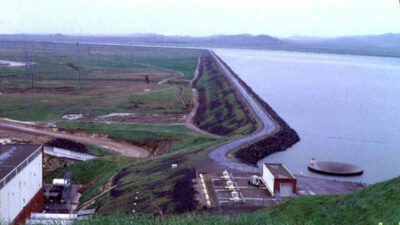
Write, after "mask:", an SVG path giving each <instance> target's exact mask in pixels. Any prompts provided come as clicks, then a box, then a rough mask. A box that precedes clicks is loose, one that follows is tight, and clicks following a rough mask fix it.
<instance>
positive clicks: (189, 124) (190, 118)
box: [185, 56, 221, 138]
mask: <svg viewBox="0 0 400 225" xmlns="http://www.w3.org/2000/svg"><path fill="white" fill-rule="evenodd" d="M200 59H201V56H199V61H198V63H197V68H196V72H195V75H194V77H193V79H192V80H191V81H190V87H192V92H193V95H192V96H193V97H192V98H193V104H194V106H193V109H192V111H190V113H189V114H187V115H186V117H185V125H186V127H187V128H189V129H192V130H194V131H197V132H199V133H202V134H205V135H208V136H211V137H214V138H221V136H218V135H215V134H211V133H208V132H207V131H205V130H202V129H200V128H198V127H196V126H195V125H194V124H193V118H194V116H195V115H196V112H197V109H198V108H199V100H198V95H197V91H196V89H194V88H193V82H194V81H195V80H196V79H198V77H199V67H200Z"/></svg>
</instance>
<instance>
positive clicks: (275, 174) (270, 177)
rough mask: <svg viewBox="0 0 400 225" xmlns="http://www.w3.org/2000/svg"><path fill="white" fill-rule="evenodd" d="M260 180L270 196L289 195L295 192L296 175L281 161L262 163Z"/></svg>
mask: <svg viewBox="0 0 400 225" xmlns="http://www.w3.org/2000/svg"><path fill="white" fill-rule="evenodd" d="M262 181H263V182H264V184H265V186H266V187H267V189H268V191H269V192H270V193H271V195H272V196H275V195H276V196H279V197H291V196H293V195H294V194H296V184H297V180H296V177H295V176H294V175H293V174H292V173H291V172H290V171H289V170H288V169H287V168H286V167H285V166H284V165H283V164H281V163H264V164H262Z"/></svg>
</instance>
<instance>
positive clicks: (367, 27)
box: [0, 0, 400, 37]
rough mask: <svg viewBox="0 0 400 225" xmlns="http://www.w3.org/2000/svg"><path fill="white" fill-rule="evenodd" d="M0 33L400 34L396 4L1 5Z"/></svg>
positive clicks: (316, 0)
mask: <svg viewBox="0 0 400 225" xmlns="http://www.w3.org/2000/svg"><path fill="white" fill-rule="evenodd" d="M0 33H2V34H4V33H47V34H49V33H63V34H133V33H159V34H167V35H191V36H205V35H213V34H239V33H250V34H269V35H273V36H279V37H286V36H292V35H301V36H324V37H327V36H343V35H358V34H382V33H400V4H399V0H242V1H236V0H0Z"/></svg>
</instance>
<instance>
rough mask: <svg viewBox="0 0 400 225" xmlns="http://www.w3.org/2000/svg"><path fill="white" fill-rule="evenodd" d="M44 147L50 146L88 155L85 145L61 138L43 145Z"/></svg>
mask: <svg viewBox="0 0 400 225" xmlns="http://www.w3.org/2000/svg"><path fill="white" fill-rule="evenodd" d="M45 145H47V146H51V147H57V148H63V149H68V150H71V151H74V152H80V153H88V150H87V148H86V146H85V145H83V144H81V143H78V142H75V141H70V140H67V139H62V138H56V139H53V140H51V141H49V142H47V143H45Z"/></svg>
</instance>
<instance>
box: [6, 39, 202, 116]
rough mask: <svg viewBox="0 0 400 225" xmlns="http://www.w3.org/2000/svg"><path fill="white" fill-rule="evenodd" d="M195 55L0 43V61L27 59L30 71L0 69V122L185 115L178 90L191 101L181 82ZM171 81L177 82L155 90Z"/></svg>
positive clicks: (192, 68)
mask: <svg viewBox="0 0 400 225" xmlns="http://www.w3.org/2000/svg"><path fill="white" fill-rule="evenodd" d="M201 52H202V51H201V50H186V49H164V48H143V47H125V46H124V47H120V46H100V45H79V47H78V45H75V44H52V43H23V42H2V43H1V44H0V59H2V60H11V61H18V62H25V60H26V55H28V56H29V55H30V56H32V57H28V59H29V60H30V61H32V62H34V63H35V64H34V65H32V67H31V69H29V68H28V69H27V68H25V67H24V66H22V67H6V66H0V92H1V93H2V94H1V95H0V101H1V102H2V104H1V105H0V117H7V118H11V119H16V120H23V121H39V122H46V121H50V120H60V119H61V118H62V116H63V115H65V114H81V113H83V114H88V115H91V116H92V117H94V116H101V115H104V114H108V113H132V112H134V113H137V114H186V113H187V111H188V110H189V109H188V108H186V106H183V105H182V103H181V102H180V98H179V95H178V93H179V90H178V89H179V88H183V89H184V93H185V97H186V99H189V100H190V99H191V90H190V88H189V84H188V82H187V81H188V80H190V79H191V78H192V77H193V75H194V71H195V68H196V66H197V62H198V57H199V55H200V54H201ZM31 72H32V73H33V74H34V80H33V87H32V80H31V75H30V73H31ZM171 77H178V79H179V80H181V81H182V82H179V83H173V84H170V83H164V84H162V85H160V84H158V82H159V81H161V80H164V79H167V78H171ZM185 80H186V82H183V81H185Z"/></svg>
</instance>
